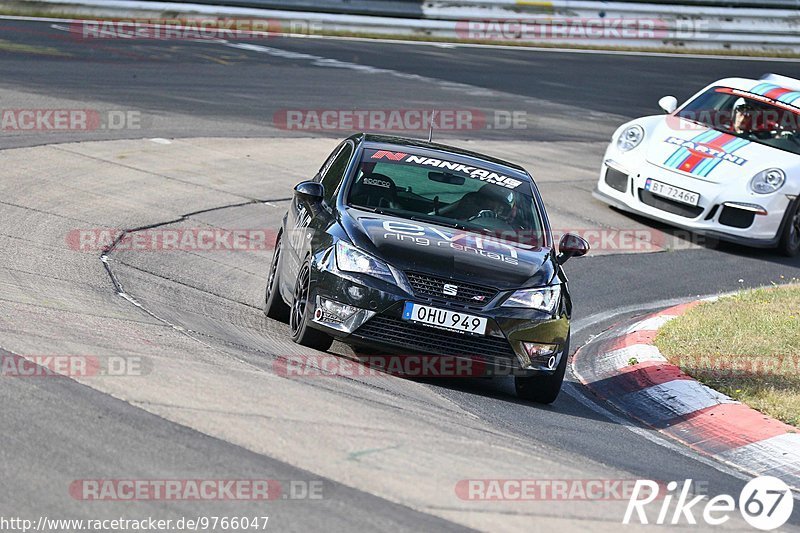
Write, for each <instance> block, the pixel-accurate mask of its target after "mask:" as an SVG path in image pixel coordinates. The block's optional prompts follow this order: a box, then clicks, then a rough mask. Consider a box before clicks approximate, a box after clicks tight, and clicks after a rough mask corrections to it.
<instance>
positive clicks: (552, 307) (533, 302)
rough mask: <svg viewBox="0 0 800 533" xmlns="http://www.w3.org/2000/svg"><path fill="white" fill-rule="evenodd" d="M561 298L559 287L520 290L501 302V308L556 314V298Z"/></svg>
mask: <svg viewBox="0 0 800 533" xmlns="http://www.w3.org/2000/svg"><path fill="white" fill-rule="evenodd" d="M560 296H561V285H552V286H550V287H541V288H539V289H522V290H519V291H517V292H515V293H514V294H512V295H511V296H510V297H509V298H508V300H506V301H505V302H503V305H502V307H523V308H525V309H537V310H539V311H544V312H546V313H550V314H551V315H552V314H553V313H555V312H556V307H557V306H558V298H559V297H560Z"/></svg>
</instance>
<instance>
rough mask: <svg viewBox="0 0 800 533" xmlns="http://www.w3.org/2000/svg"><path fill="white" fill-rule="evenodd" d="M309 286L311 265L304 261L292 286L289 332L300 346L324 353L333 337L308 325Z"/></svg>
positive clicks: (331, 342)
mask: <svg viewBox="0 0 800 533" xmlns="http://www.w3.org/2000/svg"><path fill="white" fill-rule="evenodd" d="M310 285H311V265H310V264H309V262H308V261H306V262H305V263H304V264H303V266H302V267H300V273H299V274H298V275H297V282H296V283H295V286H294V294H293V296H292V306H291V308H290V310H289V330H290V331H291V336H292V340H293V341H294V342H296V343H297V344H300V345H301V346H306V347H308V348H313V349H315V350H319V351H321V352H324V351H326V350H327V349H328V348H330V347H331V344H333V337H331V336H330V335H328V334H327V333H323V332H322V331H319V330H317V329H314V328H312V327H309V325H308V293H309V291H310Z"/></svg>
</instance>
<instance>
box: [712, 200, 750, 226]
mask: <svg viewBox="0 0 800 533" xmlns="http://www.w3.org/2000/svg"><path fill="white" fill-rule="evenodd" d="M755 218H756V214H755V213H754V212H753V211H747V210H745V209H736V208H735V207H730V206H728V205H726V206H724V207H723V208H722V213H720V215H719V223H720V224H725V225H726V226H731V227H732V228H742V229H744V228H749V227H750V226H752V225H753V221H754V220H755Z"/></svg>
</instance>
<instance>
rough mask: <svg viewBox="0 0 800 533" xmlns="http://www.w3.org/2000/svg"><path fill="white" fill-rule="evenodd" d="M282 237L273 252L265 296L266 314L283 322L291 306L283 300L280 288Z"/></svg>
mask: <svg viewBox="0 0 800 533" xmlns="http://www.w3.org/2000/svg"><path fill="white" fill-rule="evenodd" d="M281 237H282V234H278V239H277V241H276V242H275V252H274V253H273V254H272V263H271V264H270V267H269V277H268V278H267V292H266V295H265V296H264V314H265V315H267V316H268V317H269V318H274V319H275V320H280V321H281V322H288V321H289V306H288V305H286V302H284V301H283V296H281V289H280V287H281V285H280V277H281V272H280V259H281Z"/></svg>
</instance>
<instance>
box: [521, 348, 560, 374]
mask: <svg viewBox="0 0 800 533" xmlns="http://www.w3.org/2000/svg"><path fill="white" fill-rule="evenodd" d="M522 347H523V348H524V349H525V354H526V355H527V356H528V361H527V362H528V366H530V365H533V366H543V367H544V368H546V369H548V370H553V369H554V368H555V367H556V365H557V364H558V357H557V355H558V350H559V345H558V344H540V343H538V342H523V343H522Z"/></svg>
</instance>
